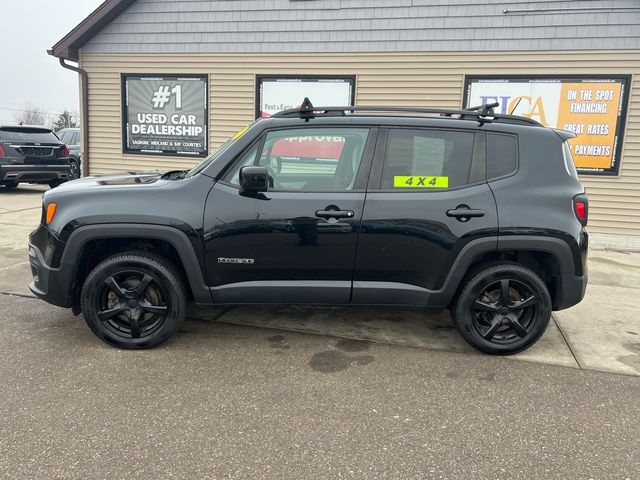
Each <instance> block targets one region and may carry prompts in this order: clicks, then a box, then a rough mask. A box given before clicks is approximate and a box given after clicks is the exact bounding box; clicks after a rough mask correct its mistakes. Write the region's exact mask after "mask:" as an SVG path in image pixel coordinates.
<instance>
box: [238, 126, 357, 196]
mask: <svg viewBox="0 0 640 480" xmlns="http://www.w3.org/2000/svg"><path fill="white" fill-rule="evenodd" d="M368 135H369V129H366V128H299V129H290V130H276V131H271V132H269V133H268V134H267V137H266V139H265V141H264V146H263V148H262V151H261V153H260V155H258V156H255V155H254V154H253V152H252V150H253V149H252V150H250V151H249V152H247V153H246V154H245V155H243V157H242V158H240V159H239V161H238V163H237V164H236V165H234V168H233V169H232V170H231V171H230V172H229V173H228V174H227V176H226V178H227V181H229V182H230V183H233V184H236V185H237V184H238V171H239V170H240V167H241V166H243V165H250V164H254V165H264V166H266V167H267V168H268V169H269V175H270V176H271V177H272V179H273V186H271V187H269V190H272V191H344V190H351V189H353V186H354V184H355V180H356V175H357V173H358V169H359V167H360V162H361V160H362V155H363V153H364V147H365V145H366V143H367V137H368ZM254 157H255V158H254Z"/></svg>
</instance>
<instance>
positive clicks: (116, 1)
mask: <svg viewBox="0 0 640 480" xmlns="http://www.w3.org/2000/svg"><path fill="white" fill-rule="evenodd" d="M133 2H135V0H105V1H104V2H102V3H101V4H100V6H98V8H96V9H95V10H94V11H93V12H91V13H90V14H89V16H88V17H87V18H85V19H84V20H83V21H82V22H80V23H79V24H78V25H76V27H75V28H74V29H73V30H71V31H70V32H69V33H67V34H66V35H65V36H64V37H62V38H61V39H60V40H59V41H58V42H57V43H56V44H55V45H54V46H53V47H51V49H50V50H47V53H49V55H53V56H54V57H57V58H64V59H65V60H71V61H73V62H77V61H78V60H79V58H80V48H82V46H83V45H84V44H86V43H87V42H88V41H89V40H91V39H92V38H93V37H94V36H95V35H96V34H97V33H98V32H100V30H102V29H103V28H104V27H106V26H107V25H108V24H109V23H110V22H111V21H112V20H113V19H115V18H116V17H117V16H118V15H120V14H121V13H122V12H123V11H124V10H126V9H127V8H129V7H130V6H131V4H132V3H133Z"/></svg>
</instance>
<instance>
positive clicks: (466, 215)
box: [447, 205, 484, 222]
mask: <svg viewBox="0 0 640 480" xmlns="http://www.w3.org/2000/svg"><path fill="white" fill-rule="evenodd" d="M447 217H454V218H455V219H456V220H458V221H460V222H468V221H469V219H470V218H474V217H484V210H480V209H473V208H469V205H458V206H457V207H456V208H455V209H453V210H447Z"/></svg>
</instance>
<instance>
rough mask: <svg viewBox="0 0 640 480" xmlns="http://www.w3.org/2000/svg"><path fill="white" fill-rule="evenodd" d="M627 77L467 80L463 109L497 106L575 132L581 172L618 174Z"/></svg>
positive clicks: (574, 145)
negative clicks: (493, 104)
mask: <svg viewBox="0 0 640 480" xmlns="http://www.w3.org/2000/svg"><path fill="white" fill-rule="evenodd" d="M628 97H629V77H628V76H619V75H613V76H607V77H606V78H605V77H600V76H596V77H593V76H587V75H584V76H580V77H575V76H570V77H562V76H559V77H553V78H551V77H547V76H535V75H534V76H527V77H521V76H517V77H510V76H500V77H495V76H467V77H466V79H465V98H464V101H463V103H464V106H465V107H471V106H475V105H482V104H485V103H492V102H498V103H499V106H498V108H496V109H495V110H494V111H495V112H496V113H502V114H514V115H521V116H524V117H528V118H532V119H534V120H537V121H538V122H540V123H542V124H543V125H545V126H547V127H553V128H560V129H562V130H569V131H571V132H574V133H575V134H576V135H577V137H576V138H574V139H572V140H570V141H569V144H570V146H571V153H572V155H573V160H574V162H575V164H576V168H577V169H578V172H579V173H581V174H593V175H616V174H617V173H618V171H619V167H620V156H621V154H622V138H623V134H624V120H625V116H626V111H627V104H628Z"/></svg>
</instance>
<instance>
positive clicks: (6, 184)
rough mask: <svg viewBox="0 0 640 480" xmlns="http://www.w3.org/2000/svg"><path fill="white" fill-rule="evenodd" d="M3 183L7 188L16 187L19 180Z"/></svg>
mask: <svg viewBox="0 0 640 480" xmlns="http://www.w3.org/2000/svg"><path fill="white" fill-rule="evenodd" d="M2 185H4V187H5V188H16V187H17V186H18V182H4V183H3V184H2Z"/></svg>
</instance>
